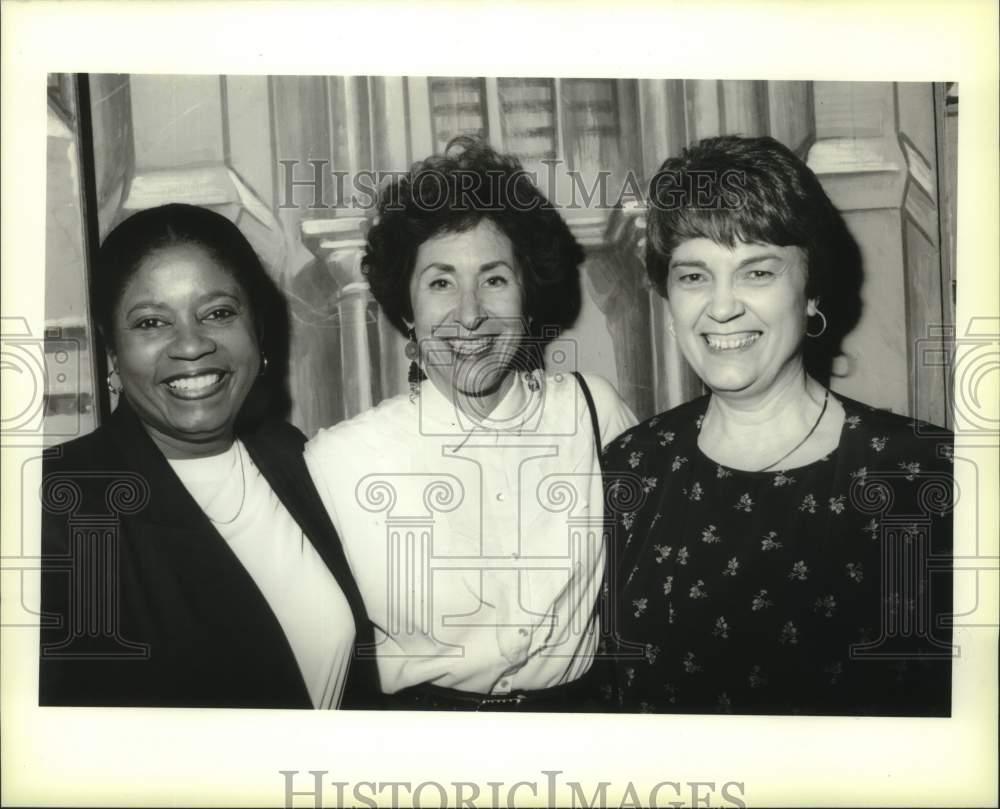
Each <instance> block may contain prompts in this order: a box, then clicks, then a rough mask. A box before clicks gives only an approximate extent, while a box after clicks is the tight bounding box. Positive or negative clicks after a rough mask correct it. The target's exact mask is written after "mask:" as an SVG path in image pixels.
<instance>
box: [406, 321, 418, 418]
mask: <svg viewBox="0 0 1000 809" xmlns="http://www.w3.org/2000/svg"><path fill="white" fill-rule="evenodd" d="M409 338H410V339H409V340H407V342H406V348H404V349H403V353H404V354H406V358H407V359H408V360H409V361H410V370H409V371H408V373H407V375H406V381H407V384H408V385H409V386H410V401H411V402H412V401H414V400H415V399H416V398H417V397H418V396H419V395H420V366H419V365H417V354H418V351H417V334H416V332H415V331H413V329H412V328H411V329H410V334H409Z"/></svg>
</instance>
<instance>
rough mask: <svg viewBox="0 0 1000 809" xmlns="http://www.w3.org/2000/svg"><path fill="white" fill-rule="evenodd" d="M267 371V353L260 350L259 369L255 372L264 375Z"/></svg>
mask: <svg viewBox="0 0 1000 809" xmlns="http://www.w3.org/2000/svg"><path fill="white" fill-rule="evenodd" d="M266 373H267V354H265V353H264V352H263V351H261V352H260V370H259V371H258V372H257V376H264V374H266Z"/></svg>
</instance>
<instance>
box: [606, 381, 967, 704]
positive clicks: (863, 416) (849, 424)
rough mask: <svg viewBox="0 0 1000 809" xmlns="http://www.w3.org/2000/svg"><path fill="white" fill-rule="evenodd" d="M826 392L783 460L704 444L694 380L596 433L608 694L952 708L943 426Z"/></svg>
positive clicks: (676, 700)
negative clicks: (752, 464) (602, 494)
mask: <svg viewBox="0 0 1000 809" xmlns="http://www.w3.org/2000/svg"><path fill="white" fill-rule="evenodd" d="M838 398H839V399H840V401H841V403H842V404H843V406H844V408H845V411H846V421H845V424H844V427H843V431H842V435H841V441H840V444H839V446H838V448H837V449H836V450H835V451H834V452H833V453H831V454H830V455H829V456H827V457H825V458H822V459H820V460H818V461H816V462H814V463H811V464H808V465H806V466H803V467H798V468H795V469H786V470H782V471H769V472H746V471H740V470H736V469H731V468H727V467H725V466H720V465H719V464H717V463H715V462H713V461H712V460H710V459H709V458H708V457H707V456H705V455H704V454H703V453H702V452H701V450H700V449H699V448H698V445H697V439H698V432H699V429H700V427H701V420H702V418H703V417H704V414H705V411H706V409H707V406H708V401H709V397H707V396H706V397H702V398H701V399H698V400H695V401H693V402H689V403H688V404H686V405H682V406H681V407H679V408H676V409H674V410H672V411H669V412H667V413H664V414H661V415H660V416H657V417H654V418H652V419H649V420H648V421H646V422H644V423H643V424H640V425H638V426H637V427H635V428H633V429H632V430H630V431H628V432H627V433H625V434H623V435H622V436H621V437H619V438H618V439H617V440H616V441H614V442H612V444H611V445H610V446H609V447H608V448H607V449H606V450H605V453H604V457H603V468H604V474H605V486H606V495H607V500H608V504H609V506H610V508H609V509H608V517H607V519H608V525H607V528H608V531H609V533H610V547H611V553H610V554H609V569H608V570H609V580H608V587H607V588H606V597H607V600H608V607H609V609H607V610H606V612H605V629H604V635H605V645H604V648H605V650H606V652H607V654H608V655H611V658H610V659H611V663H610V664H607V659H606V661H605V666H604V668H605V671H606V676H605V678H604V682H603V685H602V690H603V694H604V697H605V699H606V701H607V707H608V710H623V711H654V712H690V713H715V712H723V713H763V714H796V713H801V714H872V715H914V716H947V715H949V714H950V685H951V654H952V651H951V647H950V642H951V630H950V626H949V623H948V617H949V614H950V610H951V548H952V526H951V500H952V473H951V449H952V439H951V435H950V434H949V433H947V432H945V431H943V430H941V429H939V428H935V427H932V426H931V425H927V424H924V423H921V422H915V421H913V420H911V419H907V418H902V417H900V416H895V415H892V414H891V413H887V412H883V411H878V410H875V409H873V408H870V407H868V406H866V405H863V404H861V403H859V402H855V401H852V400H850V399H847V398H843V397H838Z"/></svg>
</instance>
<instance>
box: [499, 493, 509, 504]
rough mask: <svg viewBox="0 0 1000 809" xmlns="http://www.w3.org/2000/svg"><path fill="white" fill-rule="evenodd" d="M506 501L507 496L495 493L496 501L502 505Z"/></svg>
mask: <svg viewBox="0 0 1000 809" xmlns="http://www.w3.org/2000/svg"><path fill="white" fill-rule="evenodd" d="M506 499H507V495H505V494H504V493H503V492H497V500H499V501H500V502H501V503H502V502H503V501H504V500H506Z"/></svg>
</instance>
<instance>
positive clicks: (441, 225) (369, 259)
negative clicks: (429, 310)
mask: <svg viewBox="0 0 1000 809" xmlns="http://www.w3.org/2000/svg"><path fill="white" fill-rule="evenodd" d="M483 220H489V221H490V222H492V223H493V224H494V225H496V226H497V228H499V230H500V231H501V232H502V233H503V234H504V235H505V236H506V237H507V238H508V239H510V242H511V245H512V246H513V251H514V258H515V259H516V260H517V265H518V269H519V271H520V278H521V283H522V284H523V286H524V312H525V314H526V315H528V316H529V317H530V328H529V334H530V336H531V337H533V338H535V341H536V342H537V344H538V345H544V344H545V343H546V342H547V341H549V340H551V339H552V338H554V337H556V336H558V334H559V333H560V332H561V331H562V330H563V329H565V328H568V327H569V326H571V325H572V324H573V323H574V322H575V320H576V318H577V316H578V315H579V313H580V306H581V297H580V296H581V292H580V264H582V263H583V259H584V253H583V248H582V247H581V246H580V244H579V242H577V240H576V238H575V237H574V236H573V234H572V233H571V232H570V230H569V227H568V226H567V225H566V222H565V221H564V220H563V218H562V217H561V216H560V215H559V213H558V211H556V209H555V208H554V207H553V205H552V204H551V203H550V202H549V201H548V200H547V199H546V198H545V196H544V194H542V192H541V191H539V190H538V188H536V187H535V185H534V183H533V182H532V181H531V178H530V177H529V175H528V174H527V173H526V172H525V170H524V168H523V167H522V165H521V163H520V162H519V161H518V160H517V158H515V157H512V156H510V155H502V154H498V153H497V152H496V151H494V150H493V149H492V148H491V147H490V146H489V145H488V144H487V143H485V142H484V141H483V140H482V139H480V138H473V137H468V136H461V137H458V138H454V139H453V140H452V141H450V142H449V143H448V146H447V148H446V149H445V153H444V154H443V155H432V156H430V157H428V158H427V159H426V160H422V161H420V162H418V163H415V164H414V165H413V166H412V167H411V168H410V170H409V171H408V172H407V173H406V174H404V175H402V176H401V177H398V178H395V179H394V180H393V181H392V182H391V183H389V184H388V185H387V186H386V187H385V188H384V189H383V190H382V192H381V194H380V195H379V202H378V219H377V221H376V223H375V224H374V225H373V226H372V227H371V229H370V230H369V232H368V243H367V249H366V251H365V255H364V257H363V258H362V261H361V266H362V270H363V272H364V274H365V276H366V277H367V279H368V283H369V285H370V287H371V291H372V294H373V295H374V296H375V299H376V300H377V301H378V302H379V304H380V305H381V307H382V311H383V312H384V313H385V315H386V317H388V318H389V321H390V322H391V323H392V324H393V325H394V326H395V327H396V328H397V329H399V331H400V332H401V333H402V334H404V335H405V334H406V333H407V328H406V323H405V320H411V321H412V319H413V303H412V301H411V300H410V279H411V276H412V275H413V270H414V264H415V262H416V258H417V250H418V249H419V247H420V245H421V244H423V243H424V242H425V241H427V239H429V238H431V237H432V236H436V235H438V234H440V233H447V232H452V233H454V232H462V231H465V230H468V229H470V228H474V227H475V226H476V225H478V224H479V223H480V222H481V221H483Z"/></svg>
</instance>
